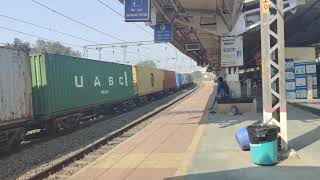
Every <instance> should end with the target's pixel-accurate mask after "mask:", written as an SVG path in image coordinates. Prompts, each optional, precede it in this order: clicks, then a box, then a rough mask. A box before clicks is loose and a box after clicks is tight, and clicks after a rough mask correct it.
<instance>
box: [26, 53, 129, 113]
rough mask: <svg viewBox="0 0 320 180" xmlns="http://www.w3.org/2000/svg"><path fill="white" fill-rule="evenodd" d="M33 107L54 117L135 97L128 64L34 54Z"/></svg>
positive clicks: (32, 65)
mask: <svg viewBox="0 0 320 180" xmlns="http://www.w3.org/2000/svg"><path fill="white" fill-rule="evenodd" d="M31 71H32V91H33V101H34V102H33V108H34V114H35V115H36V116H46V117H53V116H59V115H61V114H66V113H71V112H73V111H78V110H81V109H86V108H91V107H95V106H98V105H102V104H108V103H113V102H118V101H121V100H124V99H128V98H130V97H133V96H134V94H133V84H132V69H131V66H129V65H122V64H116V63H111V62H104V61H96V60H90V59H83V58H77V57H71V56H64V55H56V54H47V53H43V54H38V55H33V56H31Z"/></svg>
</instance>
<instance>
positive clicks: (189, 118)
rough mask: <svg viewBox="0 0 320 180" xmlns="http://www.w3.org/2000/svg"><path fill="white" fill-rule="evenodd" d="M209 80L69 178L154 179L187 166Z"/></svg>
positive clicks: (198, 135) (208, 87)
mask: <svg viewBox="0 0 320 180" xmlns="http://www.w3.org/2000/svg"><path fill="white" fill-rule="evenodd" d="M212 88H213V85H212V83H205V84H204V86H203V87H201V88H200V89H199V90H198V91H197V92H195V93H194V94H192V95H191V96H189V97H187V98H186V99H184V100H182V101H181V102H179V104H178V105H177V106H175V107H174V108H173V109H171V110H170V111H168V112H167V113H166V114H164V115H162V116H161V117H159V118H158V119H157V120H155V121H154V122H153V123H152V124H151V125H149V126H148V127H146V128H145V129H143V131H141V132H139V133H138V134H136V135H134V136H133V137H131V138H129V139H128V140H127V141H125V142H123V143H121V144H120V145H118V146H117V147H115V148H114V149H112V150H111V151H110V152H109V153H107V154H105V155H104V156H103V157H101V158H99V159H98V160H97V161H95V162H94V163H93V164H91V165H89V166H87V167H85V168H84V169H82V170H81V171H79V172H78V173H76V174H75V175H74V176H73V177H71V178H70V179H77V180H79V179H104V180H105V179H110V180H120V179H130V180H156V179H165V178H167V177H172V176H175V175H179V174H176V173H178V172H184V169H187V167H185V165H183V164H187V163H189V162H190V161H187V160H188V159H190V160H191V155H192V154H193V152H195V149H196V147H197V142H199V140H200V135H201V134H202V133H201V131H200V130H201V129H200V130H199V124H200V120H201V118H202V116H203V115H204V112H205V110H206V105H207V103H208V100H209V97H210V95H211V93H212Z"/></svg>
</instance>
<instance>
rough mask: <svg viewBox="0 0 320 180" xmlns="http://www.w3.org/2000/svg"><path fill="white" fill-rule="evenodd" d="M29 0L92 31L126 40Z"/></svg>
mask: <svg viewBox="0 0 320 180" xmlns="http://www.w3.org/2000/svg"><path fill="white" fill-rule="evenodd" d="M31 1H33V2H34V3H36V4H38V5H40V6H42V7H44V8H46V9H48V10H50V11H52V12H54V13H56V14H59V15H60V16H62V17H64V18H66V19H69V20H71V21H73V22H76V23H78V24H80V25H82V26H84V27H86V28H89V29H91V30H93V31H96V32H98V33H100V34H103V35H105V36H108V37H110V38H112V39H115V40H118V41H122V42H126V41H124V40H122V39H120V38H117V37H115V36H113V35H111V34H108V33H105V32H103V31H101V30H99V29H97V28H95V27H92V26H89V25H87V24H85V23H83V22H81V21H78V20H76V19H74V18H71V17H69V16H67V15H64V14H63V13H61V12H59V11H57V10H54V9H52V8H50V7H48V6H46V5H44V4H42V3H40V2H38V1H36V0H31Z"/></svg>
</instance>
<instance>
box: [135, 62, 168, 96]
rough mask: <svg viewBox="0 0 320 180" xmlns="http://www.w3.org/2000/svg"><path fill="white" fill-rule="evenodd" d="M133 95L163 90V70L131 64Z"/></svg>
mask: <svg viewBox="0 0 320 180" xmlns="http://www.w3.org/2000/svg"><path fill="white" fill-rule="evenodd" d="M132 74H133V75H132V76H133V86H134V92H135V95H138V96H144V95H147V94H152V93H156V92H160V91H163V81H164V76H163V71H162V70H159V69H153V68H146V67H140V66H132Z"/></svg>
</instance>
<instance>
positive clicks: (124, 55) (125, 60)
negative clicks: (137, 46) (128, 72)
mask: <svg viewBox="0 0 320 180" xmlns="http://www.w3.org/2000/svg"><path fill="white" fill-rule="evenodd" d="M121 47H122V48H123V64H126V63H127V47H128V46H127V45H122V46H121Z"/></svg>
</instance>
